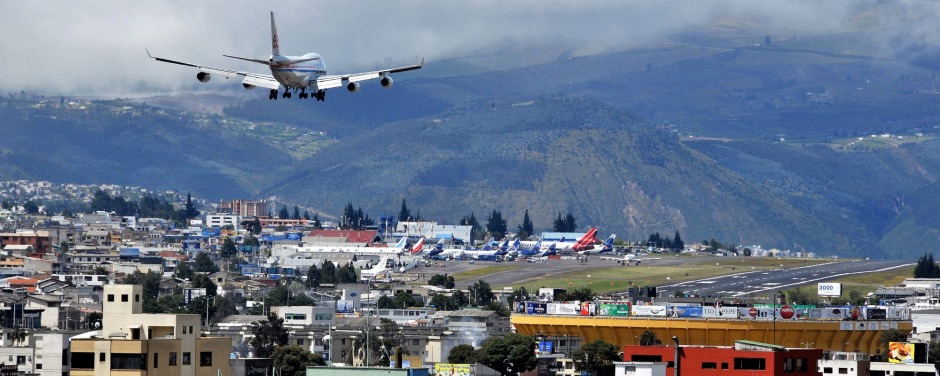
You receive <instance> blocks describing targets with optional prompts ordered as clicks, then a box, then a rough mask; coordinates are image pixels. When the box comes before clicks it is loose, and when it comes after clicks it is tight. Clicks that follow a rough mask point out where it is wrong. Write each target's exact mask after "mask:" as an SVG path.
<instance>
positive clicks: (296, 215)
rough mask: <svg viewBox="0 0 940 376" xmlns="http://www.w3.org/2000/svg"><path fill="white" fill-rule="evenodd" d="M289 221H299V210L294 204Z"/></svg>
mask: <svg viewBox="0 0 940 376" xmlns="http://www.w3.org/2000/svg"><path fill="white" fill-rule="evenodd" d="M290 218H291V219H300V208H299V207H297V204H294V215H292V216H291V217H290Z"/></svg>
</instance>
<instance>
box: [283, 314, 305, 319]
mask: <svg viewBox="0 0 940 376" xmlns="http://www.w3.org/2000/svg"><path fill="white" fill-rule="evenodd" d="M284 318H285V319H287V320H306V319H307V315H305V314H303V313H285V314H284Z"/></svg>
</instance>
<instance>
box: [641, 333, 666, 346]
mask: <svg viewBox="0 0 940 376" xmlns="http://www.w3.org/2000/svg"><path fill="white" fill-rule="evenodd" d="M662 344H663V342H662V341H660V340H659V338H656V332H651V331H649V330H646V331H643V334H640V346H659V345H662Z"/></svg>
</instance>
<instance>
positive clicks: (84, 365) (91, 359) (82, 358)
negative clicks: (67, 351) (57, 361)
mask: <svg viewBox="0 0 940 376" xmlns="http://www.w3.org/2000/svg"><path fill="white" fill-rule="evenodd" d="M66 358H67V357H66ZM72 368H75V369H94V368H95V353H90V352H73V353H72Z"/></svg>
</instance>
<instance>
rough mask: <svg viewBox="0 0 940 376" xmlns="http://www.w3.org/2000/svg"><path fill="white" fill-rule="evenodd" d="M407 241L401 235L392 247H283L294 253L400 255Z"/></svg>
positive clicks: (310, 245)
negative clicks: (291, 249)
mask: <svg viewBox="0 0 940 376" xmlns="http://www.w3.org/2000/svg"><path fill="white" fill-rule="evenodd" d="M407 242H408V238H407V237H402V238H401V239H400V240H398V243H397V244H395V246H394V247H353V246H342V245H335V244H332V243H327V244H319V245H318V244H303V245H300V246H293V245H292V246H283V247H284V248H288V249H290V248H293V251H294V252H295V253H302V252H317V253H320V252H336V253H359V254H369V255H401V254H402V253H404V252H405V245H406V244H407Z"/></svg>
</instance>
